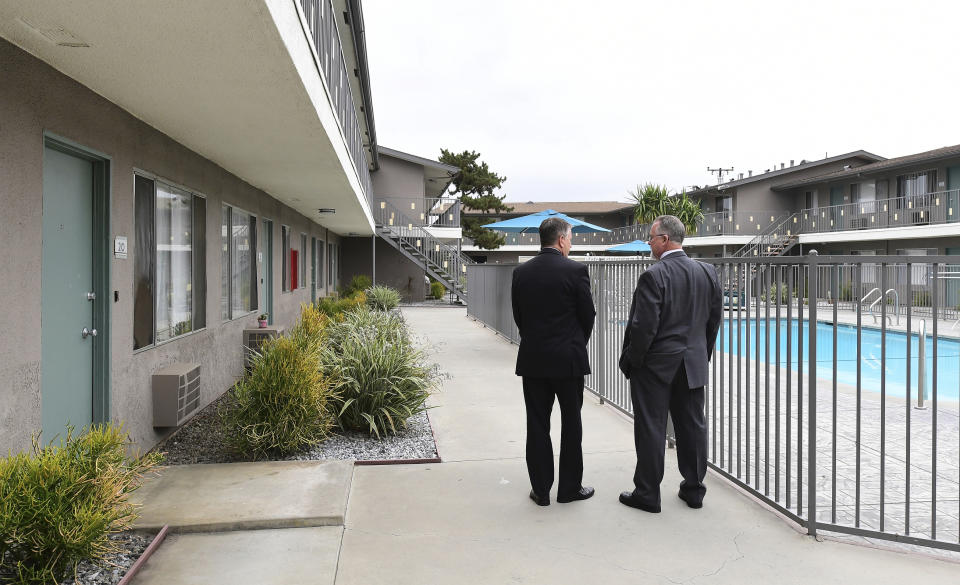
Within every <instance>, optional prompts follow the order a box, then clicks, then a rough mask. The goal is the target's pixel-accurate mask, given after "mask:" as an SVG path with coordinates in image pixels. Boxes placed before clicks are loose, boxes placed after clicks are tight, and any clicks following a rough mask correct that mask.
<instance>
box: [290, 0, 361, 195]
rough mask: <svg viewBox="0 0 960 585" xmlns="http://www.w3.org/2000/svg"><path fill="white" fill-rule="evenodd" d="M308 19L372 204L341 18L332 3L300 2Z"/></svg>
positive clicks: (327, 0)
mask: <svg viewBox="0 0 960 585" xmlns="http://www.w3.org/2000/svg"><path fill="white" fill-rule="evenodd" d="M299 2H300V7H301V9H302V10H303V16H304V19H305V20H306V22H307V26H308V27H309V29H310V40H311V41H312V42H313V49H314V51H315V52H316V55H315V57H316V59H317V66H318V67H319V69H320V71H322V72H323V79H324V81H326V84H327V89H328V90H329V92H330V99H331V105H332V106H333V111H334V112H336V114H337V120H338V121H339V122H340V130H341V131H342V132H343V140H344V142H345V143H346V145H347V149H348V150H349V151H350V159H351V160H352V161H353V166H354V167H355V168H356V170H357V176H358V177H359V178H360V185H361V187H362V188H363V194H364V196H365V197H366V198H367V203H368V204H370V202H371V198H370V194H371V192H372V190H371V182H370V169H369V168H368V167H367V157H366V155H365V154H364V144H363V133H362V132H361V129H360V128H361V126H360V120H359V119H358V118H357V109H356V106H355V103H356V102H354V99H353V90H352V89H351V88H350V75H349V74H348V72H347V66H346V61H345V60H344V58H343V49H342V48H341V46H340V33H339V32H338V30H337V18H336V14H335V13H334V11H333V5H332V4H331V3H330V0H299Z"/></svg>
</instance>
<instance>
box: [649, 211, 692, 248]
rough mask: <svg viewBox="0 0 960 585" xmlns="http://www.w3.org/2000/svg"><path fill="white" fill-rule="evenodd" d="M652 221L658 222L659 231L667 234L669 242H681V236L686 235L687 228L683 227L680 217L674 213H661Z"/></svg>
mask: <svg viewBox="0 0 960 585" xmlns="http://www.w3.org/2000/svg"><path fill="white" fill-rule="evenodd" d="M653 223H659V224H660V233H661V234H666V235H667V236H669V237H670V241H671V242H675V243H677V244H682V243H683V238H685V237H686V235H687V228H685V227H683V222H682V221H680V218H678V217H677V216H675V215H661V216H660V217H658V218H657V219H655V220H654V221H653Z"/></svg>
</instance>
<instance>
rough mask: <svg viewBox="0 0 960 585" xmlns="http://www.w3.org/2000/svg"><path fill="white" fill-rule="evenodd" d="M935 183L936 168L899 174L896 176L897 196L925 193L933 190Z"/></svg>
mask: <svg viewBox="0 0 960 585" xmlns="http://www.w3.org/2000/svg"><path fill="white" fill-rule="evenodd" d="M936 184H937V171H936V169H932V170H928V171H920V172H917V173H907V174H905V175H900V176H898V177H897V197H911V196H914V195H926V194H927V193H931V192H933V190H934V186H935V185H936Z"/></svg>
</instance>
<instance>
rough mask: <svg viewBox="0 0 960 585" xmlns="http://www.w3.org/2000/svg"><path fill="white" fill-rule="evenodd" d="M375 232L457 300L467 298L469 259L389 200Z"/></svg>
mask: <svg viewBox="0 0 960 585" xmlns="http://www.w3.org/2000/svg"><path fill="white" fill-rule="evenodd" d="M377 235H378V236H380V238H381V239H383V241H385V242H387V243H388V244H390V245H391V246H393V247H394V248H395V249H396V250H397V251H398V252H400V253H401V254H403V255H404V256H406V257H407V258H408V259H409V260H410V261H412V262H414V263H415V264H417V265H418V266H420V267H421V268H423V269H424V270H425V271H426V272H427V274H429V275H430V276H431V277H433V278H434V279H435V280H437V281H439V282H441V283H443V286H445V287H446V288H447V290H448V291H450V292H451V293H453V294H454V295H456V296H457V298H458V299H460V298H462V299H463V300H467V266H468V265H470V264H473V261H472V260H470V259H469V258H467V257H466V256H465V255H464V254H462V253H461V252H460V251H459V250H457V249H456V248H454V247H453V246H450V245H449V244H446V243H444V242H442V241H440V239H438V238H436V237H434V236H433V235H431V234H430V232H428V231H427V230H426V229H425V228H424V227H423V226H421V225H418V224H417V222H414V221H412V220H411V219H410V218H408V217H407V216H406V215H405V214H404V213H403V212H402V211H400V210H399V209H397V207H396V206H395V205H393V204H392V203H390V202H389V201H386V202H384V203H382V204H381V208H380V218H379V221H378V222H377Z"/></svg>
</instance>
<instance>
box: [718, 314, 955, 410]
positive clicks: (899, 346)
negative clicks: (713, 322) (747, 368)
mask: <svg viewBox="0 0 960 585" xmlns="http://www.w3.org/2000/svg"><path fill="white" fill-rule="evenodd" d="M740 323H741V325H738V323H737V322H736V321H733V322H732V323H731V322H728V321H727V320H726V319H724V321H723V325H722V327H721V330H720V335H719V336H718V339H717V349H718V350H719V351H724V352H726V351H727V346H728V345H729V346H731V348H732V353H733V354H734V355H747V333H748V331H747V329H748V323H747V320H746V319H743V320H742V321H741V322H740ZM769 323H770V353H771V356H770V357H771V364H775V363H776V361H775V360H776V355H774V352H776V351H777V349H776V337H777V320H776V319H770V321H769ZM779 325H780V367H781V368H785V367H786V364H787V335H788V334H789V335H790V338H791V350H790V361H791V364H792V369H793V371H794V372H796V367H797V351H798V346H797V334H798V323H797V320H796V319H792V320H791V322H790V324H789V325H788V324H787V320H786V319H780V323H779ZM730 327H732V329H733V340H732V341H733V342H732V343H730V341H731V339H730V334H731V331H730V329H729V328H730ZM738 329H742V331H739V335H738V331H737V330H738ZM766 329H767V322H766V320H765V319H760V320H757V319H750V320H749V334H750V353H749V355H750V359H751V360H756V361H760V362H765V361H766V357H767V354H766V347H765V344H766ZM861 331H862V334H861V341H860V344H861V367H860V376H861V378H860V379H861V388H863V390H865V391H868V392H877V393H879V392H880V376H881V366H882V365H883V364H882V363H881V353H882V352H881V331H880V330H879V329H873V328H868V327H864V328H863V329H862V330H861ZM758 335H759V344H758V343H757V340H758ZM738 337H739V345H738V339H737V338H738ZM802 339H803V371H804V372H806V371H807V366H808V362H809V355H810V354H809V339H810V338H809V321H807V320H804V321H803V337H802ZM886 340H887V344H886V356H885V359H884V362H885V367H884V369H885V371H886V393H887V395H888V396H906V391H907V383H906V381H907V336H906V334H905V333H902V332H896V331H889V330H888V331H887V333H886ZM918 349H919V336H918V335H917V334H916V333H914V334H913V335H912V336H911V340H910V394H911V398H912V399H913V400H916V396H917V370H918V368H917V365H918V364H919V358H918ZM926 351H927V359H926V362H927V374H926V378H927V380H926V387H927V393H926V395H927V397H928V398H930V397H932V387H933V339H932V338H931V337H930V334H929V330H928V332H927V342H926ZM937 362H938V363H937V397H938V399H943V400H957V399H958V395H960V342H958V341H957V340H955V339H945V338H943V337H941V338H939V339H938V340H937ZM817 377H818V378H821V379H833V325H832V324H830V323H824V322H818V323H817ZM837 382H838V383H840V384H847V385H850V386H856V383H857V328H856V327H855V326H851V325H843V324H840V325H837Z"/></svg>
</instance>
